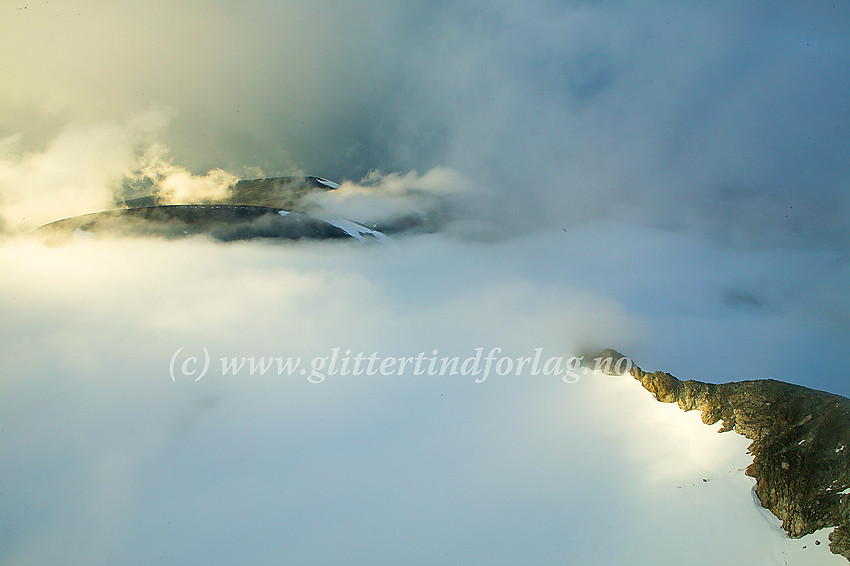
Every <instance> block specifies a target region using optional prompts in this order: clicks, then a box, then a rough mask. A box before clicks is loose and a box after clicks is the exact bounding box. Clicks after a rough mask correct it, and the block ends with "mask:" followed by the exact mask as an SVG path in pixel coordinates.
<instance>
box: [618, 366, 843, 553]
mask: <svg viewBox="0 0 850 566" xmlns="http://www.w3.org/2000/svg"><path fill="white" fill-rule="evenodd" d="M606 352H607V354H608V355H612V354H613V355H619V356H622V354H619V353H618V352H615V351H613V350H606V351H605V352H603V355H605V353H606ZM630 373H631V375H632V376H633V377H634V378H635V379H637V380H638V381H640V382H641V384H642V385H643V386H644V388H645V389H647V390H648V391H650V392H652V393H653V394H654V395H655V398H656V399H658V400H659V401H662V402H664V403H678V405H679V407H680V408H681V409H682V410H685V411H691V410H694V409H696V410H699V411H701V412H702V421H703V422H704V423H706V424H714V423H716V422H718V421H721V420H722V421H723V427H722V428H721V432H726V431H730V430H734V431H735V432H737V433H739V434H742V435H744V436H745V437H747V438H749V439H750V440H752V441H753V442H752V444H750V447H749V450H750V452H751V453H752V454H753V463H752V464H751V465H750V466H749V467H748V468H747V475H749V476H752V477H754V478H755V479H756V494H757V495H758V497H759V500H760V501H761V504H762V505H763V506H764V507H765V508H767V509H769V510H770V511H771V512H772V513H773V514H774V515H776V516H777V517H779V519H780V520H781V521H782V527H783V528H784V529H785V531H786V532H787V533H788V535H789V536H791V537H793V538H797V537H801V536H804V535H807V534H810V533H812V532H814V531H816V530H818V529H822V528H824V527H834V529H833V530H832V532H831V533H830V535H829V540H830V545H829V548H830V550H832V552H833V553H835V554H840V555H841V556H844V557H845V558H847V559H848V560H850V494H845V495H841V492H842V491H845V490H846V489H847V488H848V487H850V400H848V399H847V398H845V397H841V396H840V395H833V394H831V393H825V392H823V391H816V390H814V389H808V388H806V387H802V386H799V385H791V384H789V383H784V382H781V381H775V380H772V379H765V380H755V381H739V382H733V383H722V384H712V383H703V382H700V381H680V380H679V379H677V378H676V377H674V376H672V375H670V374H669V373H664V372H654V373H648V372H645V371H643V370H641V369H640V368H639V367H636V366H635V367H634V368H633V369H632V370H631V372H630Z"/></svg>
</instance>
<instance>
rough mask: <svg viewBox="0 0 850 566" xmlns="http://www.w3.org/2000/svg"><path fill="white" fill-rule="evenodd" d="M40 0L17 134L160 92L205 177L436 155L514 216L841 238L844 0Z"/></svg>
mask: <svg viewBox="0 0 850 566" xmlns="http://www.w3.org/2000/svg"><path fill="white" fill-rule="evenodd" d="M54 4H55V3H51V4H50V5H49V7H48V5H46V4H45V5H35V6H31V7H30V9H29V10H27V13H26V14H20V13H18V12H17V11H15V10H14V9H13V8H6V10H7V12H8V13H7V14H6V17H4V18H3V21H4V24H2V25H3V26H4V29H3V32H4V33H3V36H4V39H3V54H2V57H3V62H4V64H5V66H6V68H8V69H9V73H10V74H11V76H12V77H13V79H14V80H12V81H11V85H10V86H7V87H6V88H5V89H4V90H5V91H6V92H5V94H4V95H3V96H2V104H3V107H4V108H5V109H7V111H4V113H3V116H4V117H3V122H2V123H0V127H2V128H3V130H4V131H6V132H8V133H16V132H24V133H25V136H26V138H25V141H24V143H25V144H37V143H38V140H39V139H42V140H44V139H49V135H50V132H48V130H50V128H51V126H52V125H55V124H57V123H62V122H63V121H65V120H68V119H106V118H109V119H124V117H125V116H126V115H128V114H129V113H132V112H138V111H140V110H144V109H146V108H148V107H149V105H150V104H151V102H158V103H161V104H164V105H167V106H169V107H171V108H173V109H174V110H175V111H176V116H175V118H174V121H173V122H172V125H171V127H170V129H169V130H168V131H167V133H166V134H165V135H164V138H165V139H164V141H165V142H166V143H167V144H168V145H169V146H170V147H171V149H172V151H173V154H174V158H175V160H176V161H177V162H178V163H180V164H182V165H187V166H188V167H189V168H191V169H193V170H194V171H195V172H198V173H203V172H205V171H206V170H208V169H211V168H215V167H223V168H226V169H228V170H232V171H234V172H236V173H237V174H246V173H247V172H251V171H256V168H260V169H262V170H263V171H264V172H265V173H267V174H278V173H287V172H292V171H295V170H306V171H308V172H310V173H316V174H319V175H324V176H327V177H332V178H336V179H339V180H344V179H352V180H358V179H360V178H361V177H362V176H364V175H365V174H366V173H367V172H368V171H370V170H373V169H380V170H383V171H398V172H402V173H403V172H407V171H410V170H417V171H419V172H420V173H424V172H425V171H427V170H429V169H431V168H433V167H435V166H448V167H452V168H454V169H456V170H458V171H459V172H460V173H462V174H463V175H466V176H468V177H472V178H475V179H477V180H478V181H479V182H480V183H481V184H483V185H486V186H488V187H489V188H490V189H491V190H492V198H493V200H495V201H498V202H499V203H501V204H503V205H505V206H507V207H509V208H510V209H511V210H512V216H513V219H514V220H515V221H517V223H530V222H534V223H537V222H540V221H541V220H553V219H556V218H557V219H564V218H566V219H571V220H575V219H577V218H585V217H588V216H605V215H611V214H616V213H623V211H624V210H627V211H628V214H629V216H631V217H640V218H642V219H643V220H644V221H646V222H650V223H655V224H658V225H660V226H665V227H668V228H673V229H682V228H686V227H697V228H698V229H699V230H702V231H705V232H708V233H710V234H712V235H713V236H716V237H719V238H722V239H724V240H726V241H729V242H734V243H750V242H756V243H762V242H775V241H777V240H781V241H784V242H787V241H793V240H805V241H807V242H809V241H811V240H818V241H824V240H826V241H831V242H833V243H835V242H846V238H847V233H848V229H847V223H846V222H847V221H846V220H845V218H846V216H847V215H846V205H847V203H846V193H847V183H848V176H850V164H848V162H847V160H846V159H845V156H846V155H848V154H850V141H848V127H850V118H848V112H847V111H846V109H845V107H846V104H845V103H844V101H846V100H847V99H848V98H850V73H847V72H846V69H847V68H848V65H850V45H848V44H849V43H850V42H848V40H847V39H846V33H844V31H845V30H846V27H847V25H848V23H850V15H848V8H847V7H845V6H842V5H835V6H833V5H831V4H824V5H819V6H808V5H806V6H803V5H796V6H783V7H776V6H775V5H773V4H768V3H749V4H747V5H746V6H742V5H739V4H738V3H715V4H712V5H711V6H706V5H703V4H697V3H671V4H667V3H653V4H651V5H650V4H647V3H640V4H637V3H606V2H574V3H548V2H535V3H531V4H528V3H525V4H523V5H521V6H520V5H515V4H513V3H509V2H498V1H488V2H474V3H464V4H458V3H452V2H439V3H432V2H429V3H424V2H414V3H404V4H398V3H392V2H378V3H374V2H370V3H366V2H348V3H335V2H310V3H300V2H295V3H293V2H288V3H286V4H285V5H279V4H277V3H271V2H250V3H239V4H230V3H217V4H210V5H205V6H204V7H203V9H200V8H198V7H192V6H188V5H181V6H178V7H174V6H172V5H171V4H169V3H153V4H146V5H145V7H140V6H135V7H127V6H124V7H115V6H112V5H109V4H102V5H100V4H87V5H86V6H84V7H75V6H74V7H72V6H71V5H66V4H62V3H59V4H58V5H54ZM152 29H155V30H156V33H155V34H153V33H152V32H151V31H150V30H152ZM7 84H8V83H7ZM730 195H745V197H743V198H740V197H738V196H730ZM520 221H522V222H520Z"/></svg>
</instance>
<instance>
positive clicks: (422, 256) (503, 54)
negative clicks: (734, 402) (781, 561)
mask: <svg viewBox="0 0 850 566" xmlns="http://www.w3.org/2000/svg"><path fill="white" fill-rule="evenodd" d="M2 10H3V17H0V42H2V43H0V66H1V67H2V68H4V69H5V70H6V71H5V72H6V73H7V76H6V80H4V88H3V89H2V91H0V132H2V136H0V137H2V138H3V142H2V144H1V145H0V199H2V202H0V213H2V218H3V230H4V240H3V243H2V244H0V271H2V272H3V273H4V274H5V275H4V277H3V278H0V298H1V299H2V305H0V308H2V311H3V312H2V316H0V354H2V355H0V359H2V360H3V365H4V368H3V381H2V384H1V385H0V387H1V388H2V393H3V394H2V395H0V405H2V406H0V415H3V430H4V450H3V451H2V452H0V459H2V467H3V469H4V470H6V471H7V473H4V479H3V493H4V497H6V496H8V497H6V501H5V504H4V506H3V512H2V513H0V522H2V525H3V529H4V532H6V533H9V541H10V542H9V544H8V550H9V556H10V558H9V562H10V563H15V564H28V563H44V562H56V561H57V560H59V561H61V560H68V557H69V556H70V557H73V558H74V559H75V560H76V561H77V562H85V563H104V564H105V563H116V562H122V563H132V562H133V561H134V560H135V561H136V562H138V563H150V562H153V561H157V560H161V557H162V556H170V557H172V556H173V557H175V558H176V559H178V560H180V561H182V562H186V563H193V562H205V563H207V562H209V561H210V560H211V559H214V560H218V561H221V560H222V557H227V558H233V560H231V561H235V560H237V559H238V560H242V561H244V560H245V556H246V555H247V554H246V553H250V556H249V559H248V561H250V562H254V563H262V562H272V561H279V560H280V556H282V555H285V556H287V557H291V558H292V561H296V562H297V561H301V562H303V561H310V562H313V563H321V562H327V563H332V562H334V563H338V562H339V561H341V560H344V559H350V558H351V557H357V558H363V559H364V560H366V558H369V559H372V560H369V561H374V560H373V559H374V558H376V557H377V558H379V559H381V560H383V561H391V562H399V561H403V560H404V559H406V558H409V557H412V556H415V557H417V559H418V558H423V559H424V560H426V561H430V562H435V563H439V562H440V561H443V562H451V563H458V562H463V563H474V562H476V561H478V562H483V561H487V562H488V563H499V562H500V561H501V562H504V563H516V562H518V561H529V560H531V561H532V562H534V561H537V562H553V561H555V559H556V558H557V559H562V557H563V556H565V555H567V556H570V557H573V558H574V561H575V562H576V563H582V562H583V563H588V564H591V563H594V564H595V563H599V562H600V561H605V560H604V558H610V560H609V562H611V563H614V562H616V563H621V562H624V561H626V560H627V559H628V560H632V561H633V560H634V557H635V556H636V555H642V556H647V557H651V558H652V559H653V560H654V561H655V563H662V562H670V561H671V560H673V558H672V556H671V555H674V556H676V557H677V558H678V557H680V556H681V551H682V547H681V546H680V545H678V544H673V543H674V542H676V541H680V540H688V541H689V544H692V545H694V546H692V547H691V548H695V547H697V548H698V549H699V552H692V553H690V554H689V556H703V557H705V558H706V561H710V562H711V563H716V562H718V561H721V562H722V561H725V562H729V554H723V553H732V554H734V555H735V558H737V559H739V561H741V560H740V559H741V558H742V557H752V558H753V560H758V559H762V558H763V556H764V548H768V547H769V548H771V549H772V551H775V552H776V556H778V557H781V555H782V553H783V552H785V553H786V554H787V553H788V552H791V550H789V549H790V547H789V546H788V545H790V544H791V543H788V542H787V541H785V542H781V541H782V539H781V538H770V537H776V536H778V535H776V533H775V532H774V531H772V530H770V529H771V528H772V527H770V525H767V523H765V525H767V527H765V528H766V529H767V530H761V531H757V532H756V531H750V530H747V529H749V528H750V527H751V526H752V525H753V521H751V520H750V519H753V517H755V519H756V520H758V521H761V520H762V519H761V517H760V516H759V515H758V510H757V509H756V508H755V507H754V506H753V505H752V503H751V502H750V501H747V500H746V497H745V498H744V499H743V500H742V499H741V497H740V496H741V494H743V495H744V496H746V495H747V491H748V489H749V485H748V484H746V482H747V481H748V480H746V478H744V477H743V476H741V475H740V474H737V475H736V474H734V473H733V474H731V475H730V474H729V473H728V472H730V471H733V468H735V466H738V465H739V464H738V463H737V460H735V458H737V457H739V456H741V450H740V448H741V447H740V446H737V445H736V446H731V444H730V445H729V446H730V448H729V450H728V451H727V448H726V447H725V445H723V443H724V442H728V440H729V438H730V436H728V435H715V433H714V432H713V431H712V430H711V429H709V428H707V427H705V428H704V429H703V428H700V427H701V426H702V425H699V426H695V427H691V426H690V424H694V423H696V421H694V423H690V424H686V423H684V421H677V420H676V419H677V418H678V417H683V418H691V417H694V418H696V417H697V416H696V415H683V414H680V413H678V412H675V411H676V410H675V408H674V407H662V406H659V405H657V404H653V402H648V403H647V404H641V403H643V400H642V398H640V397H639V396H637V395H636V394H635V395H634V396H633V395H632V393H633V392H636V393H642V392H641V391H640V390H639V389H629V388H627V387H619V386H618V385H613V384H612V383H608V385H609V386H611V387H608V388H605V387H602V386H600V385H599V382H594V381H592V380H590V379H581V380H579V382H578V383H577V384H574V385H567V384H565V383H563V381H561V380H560V379H558V378H557V376H538V379H532V377H531V376H519V377H517V376H496V375H493V376H490V377H489V378H488V379H487V380H486V381H484V382H483V383H480V384H475V382H474V380H473V379H466V378H467V377H468V376H462V375H460V376H458V375H455V376H448V377H447V376H441V377H434V376H428V377H427V379H426V376H412V375H406V376H392V377H380V376H371V378H369V376H363V377H362V379H354V378H353V377H352V376H350V377H349V378H346V379H343V376H339V375H337V376H330V375H329V376H327V379H326V380H325V381H323V382H322V383H321V384H311V383H309V382H308V381H307V379H306V377H305V376H304V375H296V376H294V377H291V378H287V379H281V378H279V377H278V376H272V375H265V376H239V377H237V376H223V375H218V376H216V375H215V374H211V375H208V376H207V377H205V378H203V379H202V380H200V381H199V382H197V383H196V382H195V381H194V380H193V379H191V378H190V379H175V380H174V381H172V380H171V379H170V376H169V373H168V372H169V361H170V360H172V357H173V356H175V352H177V351H178V349H180V348H182V350H180V352H181V353H180V354H179V356H184V357H182V358H180V359H179V360H177V359H176V358H175V360H176V361H175V363H176V366H175V367H177V368H178V369H179V368H180V367H182V366H181V364H182V363H183V362H187V363H188V365H186V366H185V367H186V368H188V369H193V368H195V366H194V365H193V363H194V362H192V361H191V360H190V358H189V357H191V356H195V357H197V358H198V360H200V359H201V358H202V356H203V355H204V348H206V349H207V351H208V352H209V355H210V356H211V358H212V362H216V361H220V358H221V357H227V356H246V357H250V356H253V357H262V356H265V357H269V356H272V357H273V356H281V357H286V356H302V357H304V358H305V359H308V358H313V357H321V356H329V355H330V353H331V352H332V351H333V349H334V348H338V349H339V351H340V352H343V353H344V351H345V350H351V351H352V352H359V351H363V352H365V353H371V352H378V353H380V355H382V356H392V357H412V356H415V355H416V354H417V353H419V352H424V353H425V354H426V355H428V354H429V353H430V352H432V351H433V350H435V349H436V350H438V351H439V353H440V355H441V356H443V355H444V356H459V357H462V358H463V357H467V356H470V355H471V354H473V353H474V351H475V348H478V347H481V348H485V349H487V350H488V351H489V349H490V348H493V347H499V348H502V349H503V353H504V354H505V355H506V356H511V357H517V356H527V355H530V354H531V353H533V352H534V349H535V348H542V349H543V351H544V352H545V355H546V356H553V357H558V356H564V357H566V356H569V355H571V354H573V353H576V352H579V351H584V350H585V349H586V348H590V347H597V346H598V347H602V346H613V347H616V348H618V349H620V350H622V351H624V352H626V353H627V354H629V355H631V356H632V357H633V358H635V359H636V361H637V362H638V363H640V364H641V366H642V367H644V368H645V369H647V370H654V369H663V370H668V371H671V372H673V373H674V374H676V375H678V376H679V377H681V378H683V379H688V378H696V379H703V380H707V381H726V380H732V379H747V378H762V377H770V378H780V379H786V380H788V381H793V382H797V383H802V384H804V385H808V386H813V387H819V388H824V389H828V390H831V391H834V392H838V393H842V394H846V393H847V391H846V389H847V384H846V383H845V380H844V378H843V376H844V375H845V368H844V361H845V358H846V354H845V352H846V351H847V347H846V346H847V343H848V332H850V314H848V313H850V308H848V299H847V296H846V295H847V294H846V289H847V288H848V285H850V279H848V263H847V254H846V242H847V238H848V229H847V228H848V226H847V220H846V219H847V218H848V217H850V216H848V215H847V209H846V206H847V201H846V198H847V195H846V184H847V179H848V173H850V170H848V167H850V166H849V165H848V162H847V160H846V158H845V156H846V155H847V154H848V149H850V148H848V141H847V139H846V136H845V135H844V132H846V130H847V126H848V113H847V110H846V100H847V99H848V94H850V92H848V91H850V83H848V79H847V78H846V77H843V76H839V75H840V74H836V72H835V70H836V69H841V68H845V67H846V66H847V62H848V58H850V48H848V43H847V40H846V38H845V35H846V33H845V32H844V31H842V29H843V28H842V25H843V22H846V16H847V12H846V10H847V9H846V8H844V7H842V6H840V5H836V7H831V6H829V5H824V6H822V7H821V6H806V7H800V6H795V7H778V8H777V7H776V6H774V5H772V4H767V3H750V4H747V5H746V6H737V5H732V4H718V5H712V6H703V5H697V4H694V3H684V4H682V3H677V4H675V5H670V4H666V3H656V4H652V5H647V4H637V3H618V4H616V5H615V4H611V3H605V2H569V3H558V4H551V3H544V2H532V3H524V4H521V5H520V4H517V3H508V2H501V1H496V0H492V1H482V2H478V3H472V4H463V5H460V4H457V3H451V2H442V3H436V4H435V3H433V2H408V3H404V4H399V3H390V2H378V3H375V2H369V3H367V2H357V1H355V2H350V3H345V4H343V5H340V4H339V3H336V2H309V3H308V2H287V3H286V4H280V3H272V2H262V1H256V2H248V3H239V4H238V5H237V4H235V3H227V2H223V3H216V4H214V5H213V4H209V5H205V6H203V8H200V7H197V6H192V5H188V4H180V5H174V4H173V3H166V2H159V1H157V2H152V3H148V4H146V5H145V6H143V7H141V6H119V5H115V4H112V3H107V2H93V3H87V4H86V5H77V4H74V3H70V2H61V1H57V2H51V3H50V4H49V5H48V4H34V5H32V6H27V8H26V10H23V9H22V10H18V9H17V8H16V7H15V6H8V7H5V8H2ZM152 29H154V30H156V34H155V38H154V37H153V36H152V35H151V31H150V30H152ZM300 173H306V174H315V175H319V176H322V177H326V178H331V179H335V180H338V181H340V182H342V188H341V189H340V191H338V192H335V193H327V194H322V195H318V196H317V197H316V201H315V202H316V204H318V205H320V206H322V207H324V209H325V211H326V212H328V213H333V214H338V215H341V216H344V217H350V218H355V219H357V220H362V221H364V222H366V221H376V220H386V219H391V218H399V217H404V216H405V215H408V214H411V213H414V214H415V213H418V212H424V213H426V214H430V215H440V214H445V215H447V216H449V219H448V221H447V223H445V224H440V225H441V226H442V227H443V228H444V230H442V231H440V232H436V233H430V234H419V235H417V236H415V237H411V238H399V239H398V240H397V242H396V244H397V245H391V246H357V245H346V244H345V243H340V242H336V243H328V242H312V243H306V244H305V243H299V244H297V245H293V244H292V243H268V242H266V243H259V242H253V243H234V244H230V245H214V244H212V243H210V242H207V241H205V240H203V239H187V240H180V241H172V242H161V241H156V240H146V239H135V240H129V239H128V240H120V239H118V240H109V239H95V240H92V241H73V242H72V243H71V244H69V245H67V246H62V247H57V248H46V247H43V246H42V245H41V244H39V243H37V242H33V241H30V240H28V239H27V238H23V237H16V238H11V237H9V236H10V235H13V234H15V235H18V234H20V232H26V231H27V230H30V229H32V228H35V227H36V226H38V225H39V224H41V223H43V222H48V221H51V220H55V219H57V218H61V217H64V216H70V215H74V214H81V213H85V212H91V211H94V210H101V209H103V208H109V207H110V206H112V203H113V202H114V200H115V198H116V197H117V196H125V195H124V194H122V192H123V191H129V194H130V195H133V194H136V193H143V192H147V191H160V192H161V194H164V195H169V198H172V199H173V202H183V201H186V200H195V199H203V198H207V197H208V196H211V195H216V194H221V192H222V191H225V190H226V189H227V187H228V186H229V184H230V183H232V181H233V180H234V179H236V178H245V177H259V176H263V175H279V174H300ZM351 244H354V242H351ZM184 377H186V376H184ZM547 377H548V378H549V379H546V378H547ZM620 383H622V382H620ZM632 385H635V384H632ZM635 386H636V385H635ZM612 387H613V388H612ZM644 400H645V399H644ZM647 401H651V400H647ZM656 409H659V410H662V409H664V410H666V409H671V410H674V412H675V415H674V414H673V413H670V412H667V413H663V414H662V413H660V412H658V411H656ZM691 420H694V419H691ZM697 420H698V418H697ZM696 424H699V423H696ZM700 431H702V432H704V433H706V434H707V435H708V436H706V435H703V434H702V432H700ZM731 438H734V437H731ZM653 439H657V441H658V442H657V443H655V442H654V440H653ZM739 440H740V439H739ZM683 443H684V444H686V445H689V446H698V447H700V448H703V449H704V450H702V451H699V450H694V451H691V450H687V449H683V448H682V446H683ZM705 454H711V455H712V457H711V458H710V459H706V458H705V457H704V456H705ZM680 457H681V459H680ZM721 464H722V465H721ZM724 466H725V468H724ZM727 468H728V469H727ZM712 474H713V475H712ZM723 474H726V475H723ZM708 476H710V479H712V481H711V482H705V483H709V484H710V486H711V487H712V489H713V487H714V486H716V485H717V486H721V492H722V493H723V494H725V495H728V496H729V497H725V496H724V497H719V496H716V492H708V491H705V492H703V491H702V488H703V487H705V486H704V485H703V483H704V482H703V481H702V478H704V477H706V479H709V478H708ZM720 476H723V477H724V478H728V481H727V479H723V480H721V479H719V477H720ZM671 486H672V487H671ZM679 486H681V487H679ZM712 494H715V495H712ZM724 506H726V507H725V508H724ZM694 509H702V510H704V512H702V513H694V512H693V510H694ZM718 517H722V518H723V519H722V520H717V518H718ZM705 518H708V520H709V521H710V524H708V523H706V522H704V521H703V519H705ZM745 527H746V528H745ZM768 527H770V528H768ZM659 529H661V530H663V531H664V532H665V533H668V532H669V533H674V534H675V536H671V537H670V540H671V541H673V542H671V543H670V544H659V542H658V539H657V536H658V533H659V532H660V531H659ZM665 529H669V530H665ZM717 529H721V531H717ZM723 529H727V530H723ZM718 532H722V533H723V536H722V537H721V538H724V540H728V541H733V540H734V541H735V542H734V546H726V545H717V544H716V540H717V537H718V535H717V533H718ZM612 533H616V534H617V536H619V537H622V542H623V544H622V545H611V544H610V540H611V537H612ZM706 533H710V536H708V537H707V538H699V535H702V534H706ZM742 533H746V534H745V535H742ZM694 537H697V538H694ZM748 537H749V538H748ZM269 541H275V542H273V543H269ZM277 541H280V543H279V544H280V546H276V545H277V544H278V542H277ZM752 541H759V544H756V545H753V546H750V545H749V543H750V542H752ZM822 542H824V541H822ZM730 544H732V543H730ZM783 545H785V546H783ZM809 546H810V548H814V545H813V544H810V545H809ZM821 548H823V546H821ZM798 550H799V549H798ZM795 552H796V551H795ZM287 553H288V554H287ZM624 554H627V556H624ZM237 555H238V557H237ZM269 555H271V558H269ZM751 561H752V560H751ZM800 562H801V563H811V560H809V561H806V559H805V558H802V559H800Z"/></svg>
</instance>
